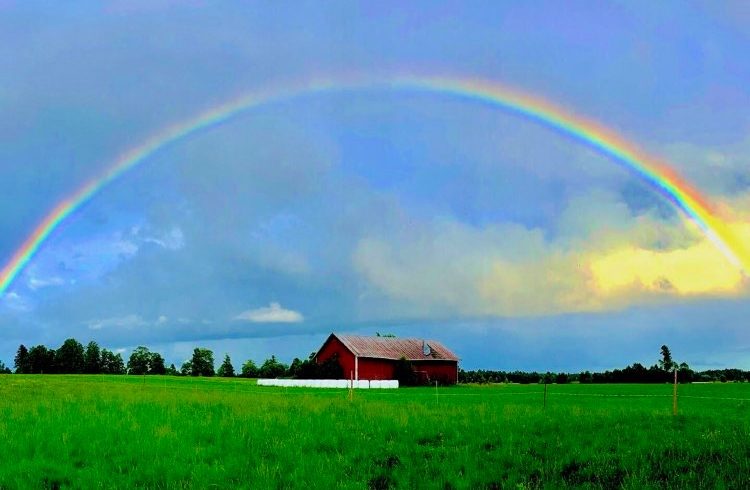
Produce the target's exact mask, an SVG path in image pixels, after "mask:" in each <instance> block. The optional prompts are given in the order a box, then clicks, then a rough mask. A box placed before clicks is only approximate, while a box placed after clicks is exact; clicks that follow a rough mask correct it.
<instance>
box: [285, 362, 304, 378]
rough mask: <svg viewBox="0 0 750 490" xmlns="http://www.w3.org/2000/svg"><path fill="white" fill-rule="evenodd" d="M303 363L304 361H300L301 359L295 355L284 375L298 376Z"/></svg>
mask: <svg viewBox="0 0 750 490" xmlns="http://www.w3.org/2000/svg"><path fill="white" fill-rule="evenodd" d="M303 365H304V361H302V359H300V358H299V357H295V358H294V360H293V361H292V363H291V364H290V365H289V370H288V371H287V372H286V375H287V376H289V377H290V378H300V372H301V370H302V366H303Z"/></svg>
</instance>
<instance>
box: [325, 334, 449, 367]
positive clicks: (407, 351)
mask: <svg viewBox="0 0 750 490" xmlns="http://www.w3.org/2000/svg"><path fill="white" fill-rule="evenodd" d="M331 336H332V337H336V338H337V339H339V340H340V341H341V343H342V344H344V345H345V346H346V348H347V349H349V350H350V351H351V352H352V353H353V354H354V355H355V356H358V357H372V358H378V359H401V358H402V357H404V358H406V359H408V360H409V361H431V360H432V361H435V360H441V361H458V357H457V356H456V355H455V354H454V353H453V352H451V351H450V350H449V349H448V348H447V347H445V346H444V345H443V344H441V343H440V342H438V341H436V340H428V339H413V338H412V339H402V338H398V337H364V336H360V335H338V334H335V333H333V334H331ZM329 338H330V337H329ZM425 344H427V346H428V347H429V354H427V355H425V354H424V352H425V350H426V349H425V350H423V349H424V346H425ZM324 345H325V344H324Z"/></svg>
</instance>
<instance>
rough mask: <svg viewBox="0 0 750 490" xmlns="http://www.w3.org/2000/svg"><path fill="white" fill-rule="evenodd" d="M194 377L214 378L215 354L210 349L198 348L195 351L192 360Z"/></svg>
mask: <svg viewBox="0 0 750 490" xmlns="http://www.w3.org/2000/svg"><path fill="white" fill-rule="evenodd" d="M190 363H191V365H192V372H191V374H192V375H193V376H213V375H214V374H215V373H214V353H213V351H211V350H210V349H203V348H201V347H196V348H195V349H193V358H192V359H191V360H190Z"/></svg>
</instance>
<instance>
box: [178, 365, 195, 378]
mask: <svg viewBox="0 0 750 490" xmlns="http://www.w3.org/2000/svg"><path fill="white" fill-rule="evenodd" d="M180 375H182V376H192V375H193V363H192V361H185V362H183V363H182V366H180Z"/></svg>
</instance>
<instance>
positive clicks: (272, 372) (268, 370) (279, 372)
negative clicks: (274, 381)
mask: <svg viewBox="0 0 750 490" xmlns="http://www.w3.org/2000/svg"><path fill="white" fill-rule="evenodd" d="M286 370H287V369H286V366H285V365H284V364H282V363H280V362H279V361H278V360H277V359H276V356H273V355H272V356H271V358H270V359H266V360H265V362H263V364H262V365H261V366H260V370H259V372H258V376H259V377H261V378H278V377H279V376H283V375H284V373H286Z"/></svg>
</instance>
